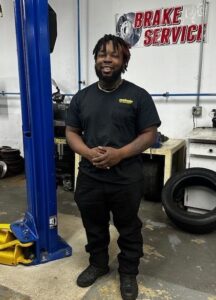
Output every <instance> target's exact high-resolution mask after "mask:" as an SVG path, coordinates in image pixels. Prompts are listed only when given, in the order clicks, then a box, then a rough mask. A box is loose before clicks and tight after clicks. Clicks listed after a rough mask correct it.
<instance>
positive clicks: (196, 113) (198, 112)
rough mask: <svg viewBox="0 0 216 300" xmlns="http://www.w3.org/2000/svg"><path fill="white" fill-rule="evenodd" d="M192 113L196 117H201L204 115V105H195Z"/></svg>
mask: <svg viewBox="0 0 216 300" xmlns="http://www.w3.org/2000/svg"><path fill="white" fill-rule="evenodd" d="M192 115H193V116H194V117H201V116H202V106H193V107H192Z"/></svg>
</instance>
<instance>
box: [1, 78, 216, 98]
mask: <svg viewBox="0 0 216 300" xmlns="http://www.w3.org/2000/svg"><path fill="white" fill-rule="evenodd" d="M80 83H82V81H80ZM0 95H2V96H6V95H20V93H9V92H7V93H6V92H4V91H2V92H0ZM64 95H65V96H74V95H75V94H64ZM151 96H152V97H171V96H172V97H192V96H203V97H214V96H216V93H200V94H197V93H169V92H166V93H163V94H151Z"/></svg>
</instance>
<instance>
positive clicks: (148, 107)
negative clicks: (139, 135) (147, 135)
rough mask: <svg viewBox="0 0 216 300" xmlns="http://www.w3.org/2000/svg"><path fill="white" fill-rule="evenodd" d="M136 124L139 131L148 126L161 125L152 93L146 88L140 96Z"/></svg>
mask: <svg viewBox="0 0 216 300" xmlns="http://www.w3.org/2000/svg"><path fill="white" fill-rule="evenodd" d="M136 125H137V131H138V132H141V131H143V130H144V129H146V128H148V127H152V126H157V127H159V126H160V125H161V121H160V118H159V115H158V112H157V109H156V106H155V104H154V101H153V99H152V97H151V95H150V94H149V93H148V92H147V91H145V90H142V91H141V93H140V96H139V103H138V107H137V120H136Z"/></svg>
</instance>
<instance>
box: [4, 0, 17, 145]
mask: <svg viewBox="0 0 216 300" xmlns="http://www.w3.org/2000/svg"><path fill="white" fill-rule="evenodd" d="M1 5H2V10H3V17H2V18H1V17H0V41H1V42H0V45H1V46H0V53H1V54H0V91H5V92H19V82H18V67H17V56H16V40H15V21H14V17H13V5H12V1H8V0H3V1H1ZM20 114H21V111H20V100H19V97H17V96H10V97H9V96H4V97H3V96H1V95H0V146H3V145H9V146H12V147H15V148H16V147H17V148H22V147H21V146H22V132H21V117H20Z"/></svg>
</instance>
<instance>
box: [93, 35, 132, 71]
mask: <svg viewBox="0 0 216 300" xmlns="http://www.w3.org/2000/svg"><path fill="white" fill-rule="evenodd" d="M109 41H112V43H113V47H114V49H118V48H119V47H121V48H122V53H123V64H124V66H123V70H122V71H123V73H124V72H125V71H126V70H127V66H128V62H129V60H130V50H129V49H130V45H129V44H128V43H126V42H125V41H124V40H123V39H122V38H120V37H118V36H115V35H112V34H105V35H104V37H102V38H101V39H99V41H98V42H97V44H96V46H95V48H94V50H93V55H94V59H95V60H96V58H97V55H98V52H99V51H100V50H101V48H102V49H105V47H106V44H107V43H108V42H109Z"/></svg>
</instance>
